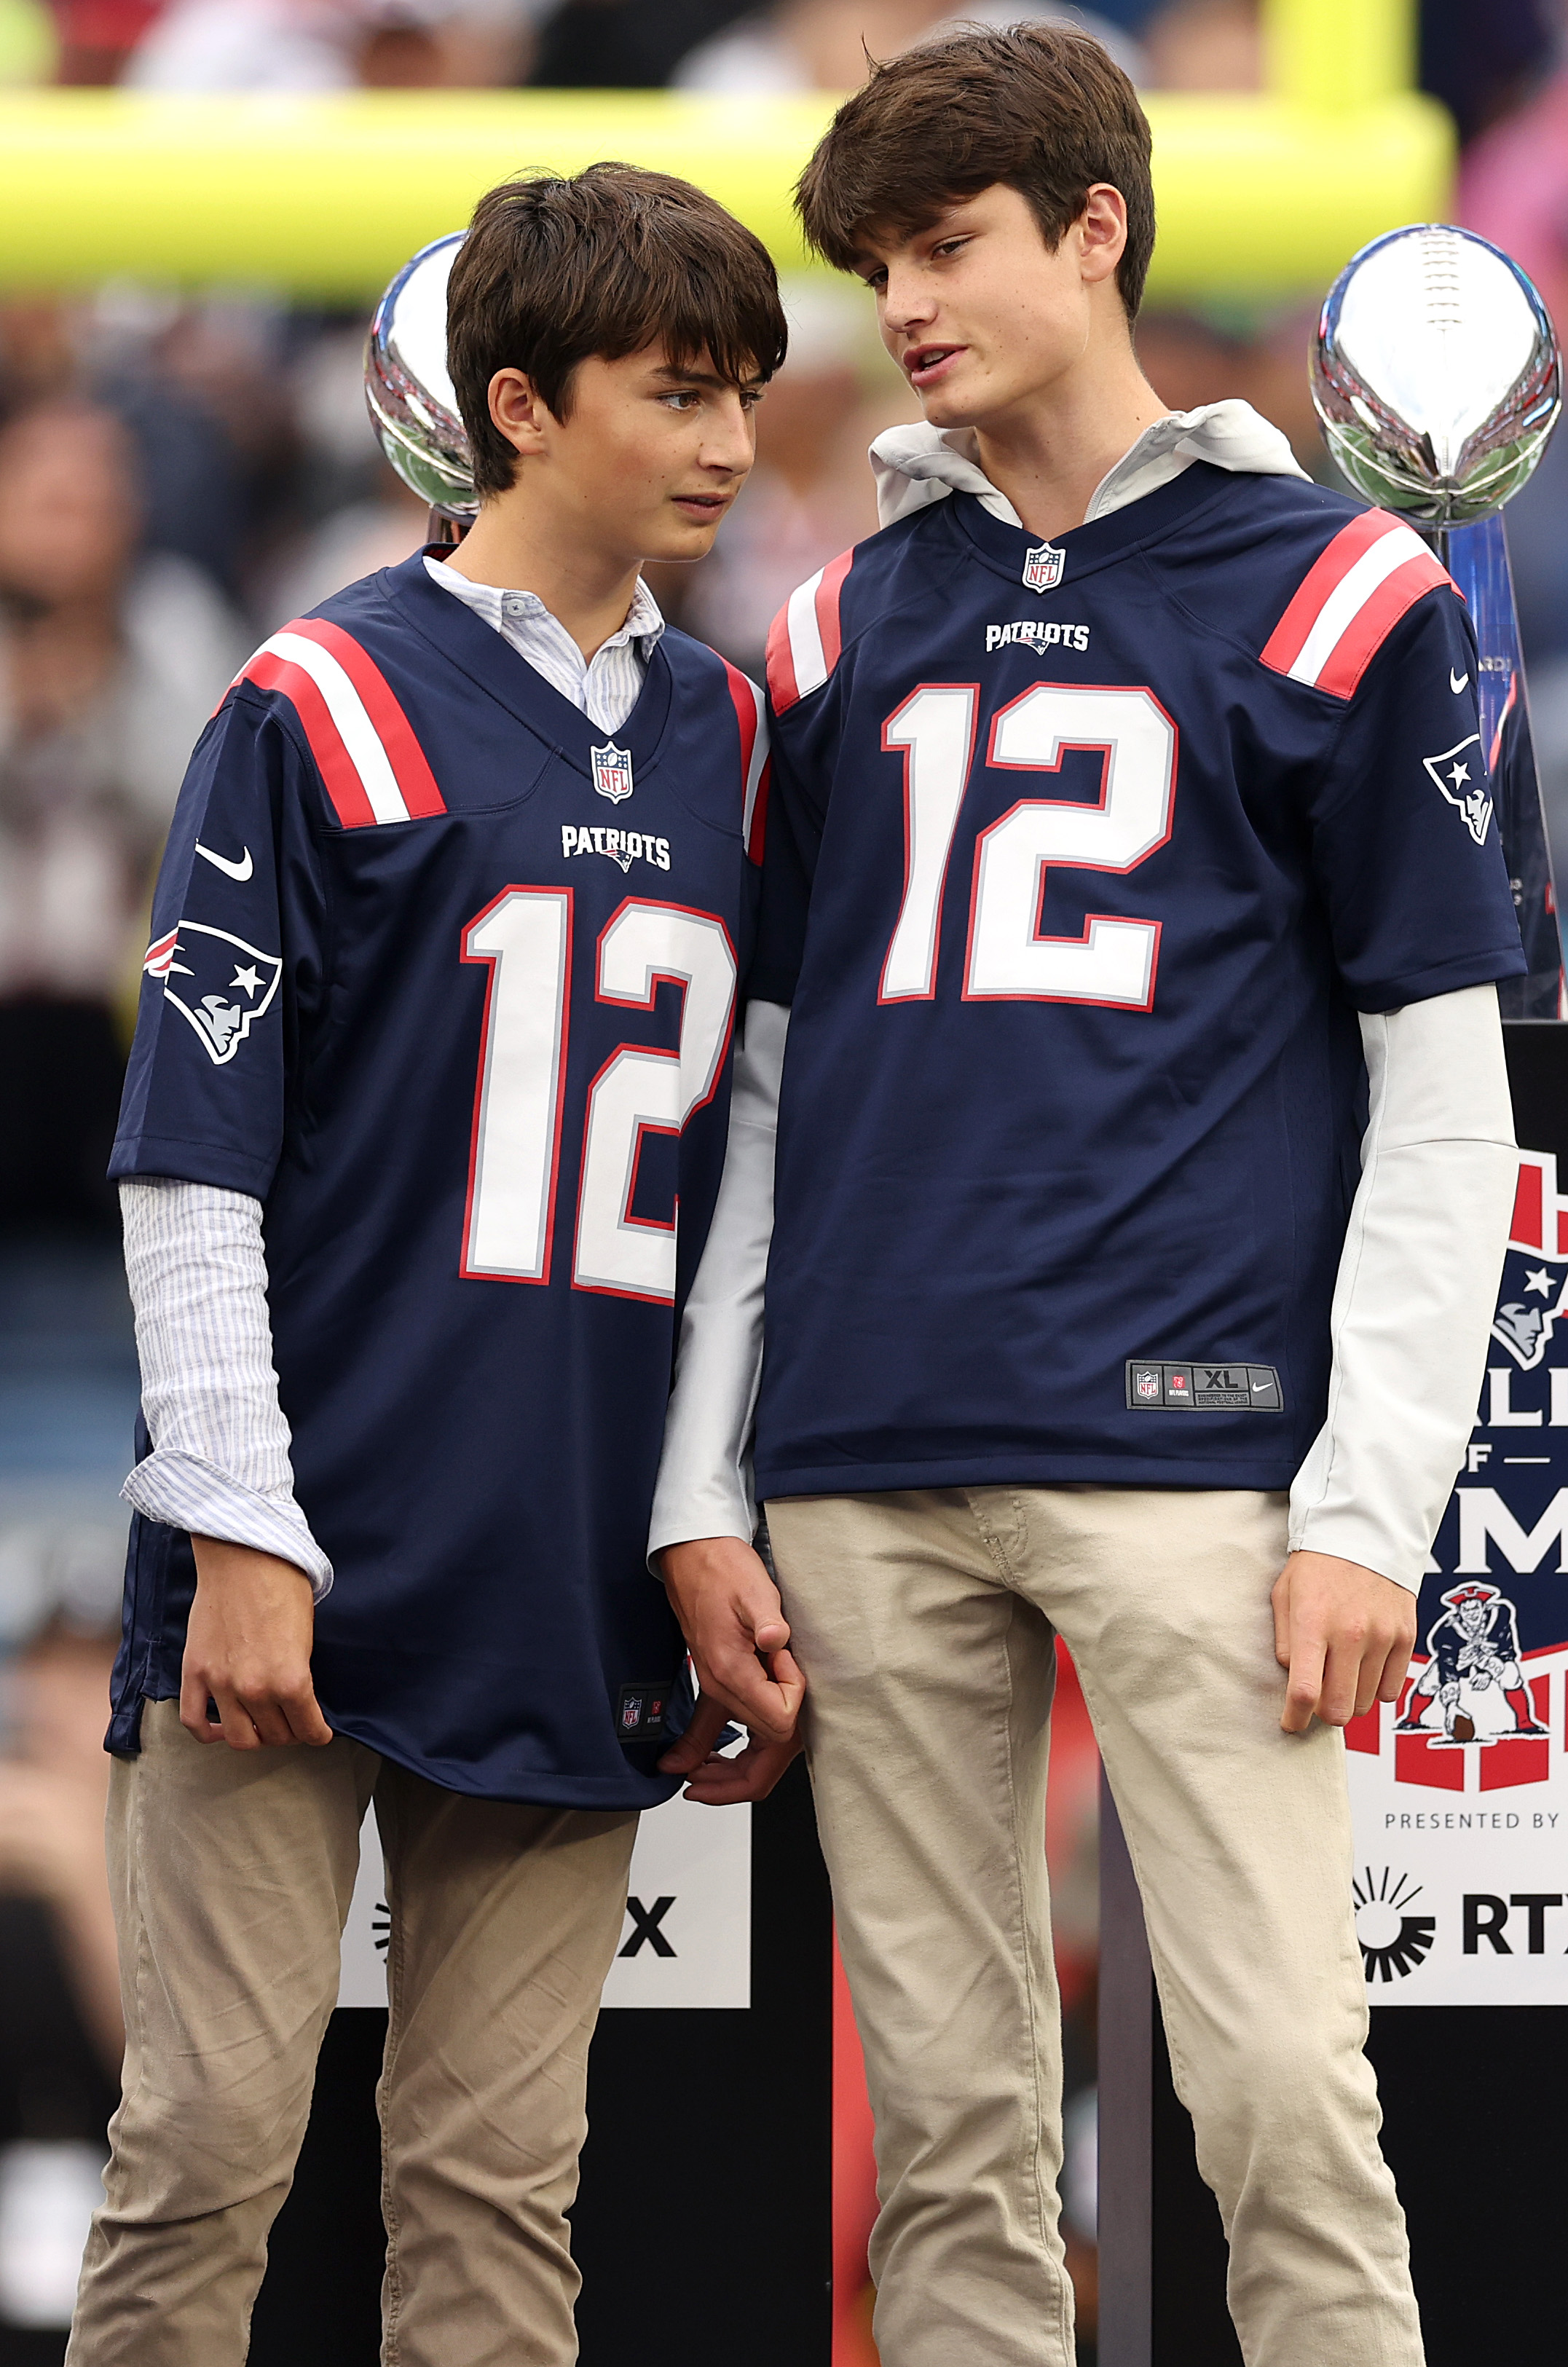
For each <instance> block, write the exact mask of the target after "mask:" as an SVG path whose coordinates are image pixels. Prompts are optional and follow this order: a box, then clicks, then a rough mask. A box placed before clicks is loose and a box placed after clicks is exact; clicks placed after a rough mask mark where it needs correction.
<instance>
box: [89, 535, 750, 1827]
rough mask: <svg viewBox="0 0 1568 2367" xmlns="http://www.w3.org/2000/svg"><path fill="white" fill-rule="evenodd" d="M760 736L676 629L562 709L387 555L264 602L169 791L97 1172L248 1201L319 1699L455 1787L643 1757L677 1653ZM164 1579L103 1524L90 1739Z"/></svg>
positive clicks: (170, 1620) (153, 1627) (661, 1783)
mask: <svg viewBox="0 0 1568 2367" xmlns="http://www.w3.org/2000/svg"><path fill="white" fill-rule="evenodd" d="M766 742H767V735H766V726H765V721H764V718H763V714H762V705H761V693H760V692H759V691H757V690H756V688H755V687H754V685H751V684H750V683H749V682H748V681H747V680H746V678H745V677H744V676H743V675H741V674H738V673H736V672H735V670H734V669H733V668H731V667H729V666H728V665H727V664H726V663H725V662H724V660H722V659H721V658H719V657H716V655H715V654H714V652H713V651H710V650H706V649H704V648H702V647H701V646H700V645H699V644H698V643H696V642H694V641H691V640H687V639H686V638H685V637H684V636H683V635H682V634H680V633H677V632H673V631H671V632H667V633H666V634H665V635H664V637H663V639H662V640H661V641H660V643H659V644H658V646H657V647H656V649H655V651H654V652H653V654H652V658H651V663H650V664H649V670H648V674H647V679H646V682H645V684H644V686H643V690H642V693H641V696H640V697H639V699H638V701H637V706H636V708H634V710H633V712H632V714H631V715H630V717H629V718H628V719H627V720H626V724H625V726H624V727H623V728H621V729H620V730H616V731H615V732H603V731H600V730H597V729H596V728H595V727H594V726H593V724H592V723H591V722H590V721H589V719H588V718H587V717H586V716H584V715H582V714H580V713H579V712H578V710H577V709H576V708H574V707H573V706H572V705H571V704H570V701H569V700H567V699H565V698H563V697H560V696H559V694H558V692H556V691H555V690H553V689H552V688H551V687H550V685H548V684H547V682H546V681H545V680H544V678H543V677H542V676H541V675H540V674H537V673H536V671H535V670H534V668H533V667H531V666H530V665H528V664H527V663H525V660H524V659H523V658H521V657H520V656H519V655H518V654H517V653H516V651H513V649H512V648H510V647H509V645H508V644H507V643H506V642H505V641H504V640H502V637H501V635H500V634H499V633H497V632H494V631H493V630H492V629H491V627H490V626H489V625H487V624H486V623H484V622H483V621H482V620H481V619H480V618H479V617H477V616H475V615H474V614H473V612H472V611H471V610H470V609H469V608H468V607H467V606H464V605H463V604H462V603H461V602H459V601H457V600H456V599H454V598H453V597H452V596H451V595H449V594H448V593H446V591H444V590H443V589H442V588H441V586H440V585H438V584H436V583H433V582H432V581H431V580H430V578H429V576H428V574H427V573H426V572H425V568H424V563H423V558H415V559H413V560H411V561H408V562H407V564H406V565H403V566H400V567H396V568H392V569H390V570H388V571H386V572H383V573H381V574H379V575H377V576H374V577H372V578H369V579H368V580H367V581H366V582H364V583H358V584H355V585H354V586H353V587H352V588H351V589H350V590H348V591H346V592H344V593H342V594H340V595H337V596H336V597H335V598H333V599H332V600H329V601H327V602H326V603H325V604H324V606H322V607H321V608H320V609H318V610H317V611H316V612H315V614H314V615H313V616H312V617H309V618H305V619H302V620H300V621H299V622H297V623H295V624H292V625H290V626H288V627H287V628H286V629H284V630H283V631H281V632H279V633H276V634H275V635H274V636H273V637H272V639H271V640H269V641H268V642H267V643H266V644H265V646H264V648H263V649H262V650H261V651H259V652H258V653H257V655H256V656H255V657H254V658H253V659H252V660H251V662H250V663H249V664H248V665H247V666H246V667H245V669H244V671H243V674H242V675H241V676H240V678H239V680H238V681H237V683H236V684H235V685H234V686H233V688H232V689H231V692H230V694H229V696H228V697H227V698H226V699H225V701H224V703H223V705H222V706H221V708H220V709H219V711H218V713H217V715H216V716H215V717H214V718H213V719H212V721H211V723H210V724H209V727H208V730H207V732H206V734H205V736H204V737H203V739H202V741H201V742H200V743H199V745H198V747H197V751H196V754H195V756H194V758H193V760H192V763H191V768H190V772H189V774H188V776H187V778H186V786H185V788H184V790H183V792H182V795H181V798H180V803H179V808H178V811H177V813H176V815H175V822H174V827H173V831H172V833H171V836H170V840H169V846H168V851H167V854H166V856H165V858H164V867H163V873H162V876H161V878H160V880H159V884H158V889H157V896H156V901H155V904H154V913H153V925H152V946H151V947H150V948H149V951H148V955H147V961H146V969H147V977H146V980H145V981H144V985H143V993H142V1002H141V1014H140V1019H139V1023H138V1026H137V1033H136V1040H135V1046H134V1048H133V1051H132V1054H131V1060H130V1076H129V1079H128V1082H127V1086H126V1093H125V1104H124V1110H123V1113H122V1117H121V1123H120V1131H119V1136H118V1143H117V1146H116V1150H115V1154H114V1160H113V1165H112V1172H113V1173H114V1174H115V1175H117V1176H126V1175H163V1176H177V1177H184V1178H187V1179H189V1180H191V1181H194V1182H197V1183H210V1184H218V1185H222V1186H226V1187H228V1188H230V1189H231V1190H235V1191H240V1192H246V1193H250V1194H254V1195H256V1196H257V1197H259V1198H260V1199H261V1200H262V1201H263V1203H264V1207H265V1241H266V1257H267V1272H268V1281H269V1299H270V1306H271V1315H272V1327H273V1338H274V1344H275V1352H276V1367H277V1373H278V1378H279V1384H280V1392H281V1399H282V1405H283V1410H284V1412H285V1413H286V1415H287V1416H288V1421H289V1423H290V1425H291V1427H292V1430H293V1440H294V1446H293V1454H294V1469H295V1480H296V1491H297V1494H298V1498H299V1503H300V1505H301V1507H302V1509H303V1511H304V1512H305V1515H306V1517H307V1519H308V1520H309V1521H310V1525H311V1528H312V1530H313V1531H314V1533H315V1535H316V1536H317V1538H318V1540H319V1541H320V1543H321V1547H322V1549H323V1550H324V1551H325V1552H326V1553H327V1554H328V1555H329V1556H330V1557H331V1559H332V1561H333V1565H334V1569H335V1583H334V1585H333V1590H332V1591H331V1592H330V1593H329V1595H328V1596H327V1597H326V1599H325V1600H324V1602H322V1603H321V1605H320V1607H319V1610H318V1614H317V1622H316V1646H315V1659H314V1670H315V1678H316V1685H317V1691H318V1694H319V1696H320V1699H321V1705H322V1709H323V1711H324V1714H325V1716H326V1717H327V1718H328V1720H329V1722H330V1723H331V1725H332V1726H333V1727H334V1728H335V1729H337V1730H338V1731H339V1732H342V1733H345V1734H349V1735H352V1736H354V1737H355V1738H357V1739H358V1740H359V1741H361V1742H364V1743H367V1744H368V1745H370V1746H371V1747H372V1748H373V1749H375V1750H378V1751H382V1752H385V1753H386V1754H387V1755H388V1756H389V1757H390V1758H392V1759H394V1760H396V1761H399V1762H400V1763H401V1764H402V1765H404V1766H407V1767H412V1768H413V1769H414V1770H416V1771H417V1772H420V1773H422V1774H424V1775H426V1776H429V1777H430V1778H431V1779H432V1780H433V1781H434V1782H435V1783H438V1784H445V1785H446V1786H448V1787H450V1788H451V1789H453V1790H456V1791H460V1792H468V1793H474V1794H479V1795H489V1796H494V1797H502V1798H508V1799H519V1800H536V1801H540V1802H545V1803H559V1804H562V1805H566V1806H581V1807H595V1808H624V1807H637V1806H650V1805H652V1804H654V1803H655V1802H657V1801H660V1800H662V1799H664V1798H667V1797H668V1796H669V1795H670V1793H671V1790H672V1789H673V1786H672V1784H671V1783H670V1782H669V1781H667V1780H666V1779H664V1778H662V1777H660V1776H659V1775H658V1774H657V1773H656V1772H655V1761H656V1760H657V1758H658V1755H659V1752H660V1750H661V1749H662V1748H664V1747H666V1738H667V1737H668V1736H669V1735H670V1734H671V1733H672V1732H674V1731H677V1730H678V1729H679V1727H680V1726H681V1725H682V1723H683V1704H684V1703H685V1701H686V1698H687V1696H686V1693H685V1691H684V1679H683V1677H682V1676H681V1674H680V1671H681V1670H682V1668H683V1652H682V1644H681V1638H680V1635H679V1631H678V1629H677V1628H676V1625H675V1624H674V1621H673V1619H672V1618H671V1614H670V1612H669V1609H668V1607H667V1605H666V1603H665V1600H664V1596H663V1592H662V1590H661V1589H660V1587H658V1586H657V1585H655V1584H654V1583H653V1582H652V1581H651V1580H649V1575H648V1570H647V1566H646V1562H645V1559H644V1554H645V1549H646V1546H647V1535H648V1520H649V1504H650V1501H651V1498H652V1491H653V1481H654V1475H655V1471H656V1468H657V1466H658V1460H659V1450H660V1438H661V1433H662V1429H663V1417H664V1407H665V1402H666V1399H667V1397H668V1394H669V1387H670V1378H671V1362H672V1355H673V1346H674V1340H675V1334H676V1326H677V1322H678V1319H679V1312H680V1308H681V1306H682V1301H683V1298H684V1296H685V1293H686V1291H687V1289H688V1288H689V1286H690V1283H691V1277H692V1274H693V1272H694V1268H695V1265H696V1262H697V1259H698V1257H699V1255H700V1253H701V1251H702V1247H703V1242H704V1239H705V1233H706V1230H707V1226H708V1222H709V1218H710V1217H711V1214H712V1210H713V1205H714V1200H715V1197H716V1192H717V1188H718V1178H719V1172H720V1169H721V1167H722V1164H723V1158H724V1145H725V1137H726V1131H727V1126H728V1099H729V1076H730V1042H731V1034H732V1023H733V1015H734V1010H735V1002H736V990H737V984H738V980H739V976H740V975H741V972H742V969H743V967H744V965H745V963H746V961H747V959H748V958H749V957H750V949H751V942H752V937H753V934H754V927H755V906H756V901H757V896H758V894H759V892H760V881H761V874H760V870H759V868H758V861H759V859H760V853H761V849H760V844H759V843H758V833H759V832H760V826H761V803H762V794H763V790H764V766H765V751H766ZM749 854H750V858H751V859H750V860H749V859H748V855H749ZM193 1583H194V1573H193V1565H192V1561H191V1556H190V1549H189V1542H188V1540H187V1539H186V1538H184V1537H182V1536H180V1535H176V1534H175V1532H174V1531H172V1530H170V1529H168V1528H165V1527H163V1526H160V1525H159V1524H157V1523H150V1522H147V1521H144V1520H141V1519H140V1518H139V1519H138V1520H137V1522H136V1523H135V1527H134V1531H133V1535H132V1539H131V1549H130V1577H129V1589H128V1603H127V1614H126V1636H125V1646H124V1649H123V1650H122V1652H121V1655H120V1660H119V1666H118V1670H117V1671H116V1678H115V1724H114V1726H113V1727H112V1728H111V1738H110V1739H111V1748H116V1749H130V1748H134V1746H135V1738H136V1731H137V1719H138V1716H139V1708H140V1703H141V1698H142V1697H143V1696H144V1695H149V1696H153V1697H158V1696H166V1695H168V1694H172V1693H177V1691H178V1687H179V1669H180V1659H181V1653H182V1649H183V1639H184V1631H185V1623H186V1613H187V1610H188V1607H189V1603H190V1598H191V1592H192V1588H193Z"/></svg>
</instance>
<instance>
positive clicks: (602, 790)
mask: <svg viewBox="0 0 1568 2367" xmlns="http://www.w3.org/2000/svg"><path fill="white" fill-rule="evenodd" d="M589 753H590V755H591V757H592V762H593V786H594V787H595V788H596V789H597V790H598V792H599V795H600V796H601V797H602V798H609V800H610V803H611V804H612V805H615V806H618V805H619V804H620V802H621V799H622V798H629V797H630V795H631V793H632V752H631V750H630V749H629V748H617V747H616V745H615V742H614V741H613V740H609V741H606V742H605V743H604V747H603V748H592V749H590V751H589Z"/></svg>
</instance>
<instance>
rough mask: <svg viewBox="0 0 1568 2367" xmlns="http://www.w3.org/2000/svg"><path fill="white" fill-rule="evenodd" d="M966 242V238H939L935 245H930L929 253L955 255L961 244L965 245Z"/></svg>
mask: <svg viewBox="0 0 1568 2367" xmlns="http://www.w3.org/2000/svg"><path fill="white" fill-rule="evenodd" d="M967 244H968V241H967V239H963V238H944V239H942V240H941V241H940V242H939V243H938V244H937V245H935V246H933V247H932V249H931V253H932V254H933V255H956V254H957V252H958V250H959V248H960V247H961V246H966V245H967Z"/></svg>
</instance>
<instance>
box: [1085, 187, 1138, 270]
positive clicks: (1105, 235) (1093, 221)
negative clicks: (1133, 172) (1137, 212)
mask: <svg viewBox="0 0 1568 2367" xmlns="http://www.w3.org/2000/svg"><path fill="white" fill-rule="evenodd" d="M1074 227H1075V228H1076V229H1077V232H1079V235H1080V237H1081V239H1082V257H1083V271H1084V277H1086V278H1087V279H1089V280H1091V281H1092V280H1100V279H1111V278H1113V277H1115V273H1116V267H1117V266H1118V264H1119V263H1120V262H1121V260H1122V254H1123V251H1124V250H1125V247H1126V244H1127V200H1126V198H1124V197H1123V196H1122V192H1121V190H1120V189H1118V188H1116V187H1113V186H1112V185H1111V182H1109V181H1096V182H1095V184H1094V186H1093V187H1092V188H1091V189H1090V190H1089V198H1088V201H1087V202H1086V204H1085V206H1084V210H1083V211H1082V213H1081V214H1080V215H1079V216H1078V218H1077V222H1076V224H1075V225H1074Z"/></svg>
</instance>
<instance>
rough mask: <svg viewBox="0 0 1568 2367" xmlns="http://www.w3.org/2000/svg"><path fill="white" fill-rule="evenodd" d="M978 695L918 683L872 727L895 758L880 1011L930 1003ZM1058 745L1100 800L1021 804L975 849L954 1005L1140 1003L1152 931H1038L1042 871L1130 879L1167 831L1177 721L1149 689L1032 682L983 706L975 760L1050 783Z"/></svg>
mask: <svg viewBox="0 0 1568 2367" xmlns="http://www.w3.org/2000/svg"><path fill="white" fill-rule="evenodd" d="M979 697H980V694H979V690H978V688H977V686H976V685H975V684H973V683H925V684H922V685H921V686H920V688H919V690H917V691H915V692H913V693H912V694H911V695H910V697H908V698H907V699H906V700H905V701H904V703H903V705H902V706H901V707H899V708H897V709H896V710H895V711H894V713H893V714H892V715H890V716H889V717H888V719H887V721H886V723H885V724H884V726H883V728H882V744H883V746H884V747H885V748H886V749H888V750H895V749H902V750H903V752H904V894H903V900H902V902H901V904H900V906H899V910H898V921H897V927H896V928H895V929H894V932H893V937H892V941H891V943H890V944H889V946H888V948H887V958H886V961H885V962H884V964H883V968H882V980H881V987H880V991H879V993H878V996H877V1000H878V1002H929V1001H930V1000H931V996H933V995H934V994H935V992H936V978H937V960H938V952H939V942H940V936H941V930H942V894H943V890H944V889H945V887H946V885H947V872H948V862H949V858H950V856H951V855H952V852H953V835H954V832H956V830H957V828H958V816H959V812H960V810H961V808H962V806H963V803H964V791H965V789H966V788H967V787H968V784H969V776H970V772H971V769H972V766H973V763H974V754H975V720H976V710H977V708H978V703H979ZM1069 749H1086V750H1088V751H1089V752H1091V753H1095V754H1098V755H1099V757H1100V764H1101V774H1100V798H1099V802H1098V803H1097V804H1094V805H1079V804H1076V803H1074V802H1072V801H1070V800H1068V799H1065V798H1020V799H1019V801H1018V803H1017V804H1016V805H1014V806H1011V807H1010V809H1009V810H1008V811H1007V812H1006V813H1005V814H1003V815H1002V816H1001V818H1000V820H999V821H994V822H992V823H991V824H990V826H989V828H988V829H987V830H984V831H982V832H981V833H980V836H979V839H978V841H977V843H976V848H975V876H974V884H973V888H972V891H971V895H970V901H969V940H968V945H967V947H966V949H965V955H964V1001H965V1002H984V1001H998V1000H1005V1001H1035V1002H1098V1003H1109V1004H1111V1005H1113V1006H1115V1007H1117V1008H1119V1009H1122V1010H1128V1011H1147V1010H1149V1009H1150V1008H1151V1006H1152V1004H1153V1002H1154V991H1155V970H1156V965H1157V963H1158V959H1159V938H1160V923H1158V922H1157V921H1144V920H1123V919H1120V918H1116V917H1114V916H1112V915H1111V914H1110V913H1104V912H1091V913H1089V916H1088V918H1087V919H1086V920H1085V922H1084V926H1083V934H1082V935H1081V936H1078V937H1046V936H1042V935H1041V934H1040V908H1041V904H1042V902H1043V898H1044V893H1045V873H1046V870H1047V868H1048V866H1050V865H1052V864H1061V865H1068V866H1072V867H1073V868H1075V869H1079V870H1090V871H1132V870H1134V869H1135V868H1136V866H1138V865H1139V864H1140V863H1143V862H1145V861H1146V860H1147V858H1148V857H1149V856H1150V855H1153V854H1154V852H1155V850H1156V847H1160V846H1163V845H1164V844H1165V843H1166V841H1167V840H1168V838H1169V836H1170V829H1171V805H1172V800H1173V798H1174V795H1175V790H1176V757H1177V733H1176V726H1175V724H1174V723H1173V722H1172V721H1171V719H1170V718H1169V716H1168V714H1167V713H1166V711H1165V709H1164V708H1163V707H1162V706H1161V705H1160V703H1159V701H1158V699H1156V697H1155V695H1154V693H1153V692H1152V691H1150V690H1122V689H1116V688H1100V687H1089V686H1088V685H1084V686H1080V685H1077V684H1072V683H1051V682H1041V683H1036V684H1034V685H1033V686H1032V688H1031V689H1029V690H1026V691H1025V692H1024V693H1023V694H1022V696H1021V697H1018V698H1015V699H1013V700H1012V701H1011V702H1010V704H1009V705H1008V706H1006V707H1004V708H999V709H998V713H997V715H996V716H995V718H994V719H993V720H992V724H991V735H990V744H989V746H988V748H987V754H986V762H987V764H988V765H992V766H995V767H997V768H998V769H1000V770H1003V771H1016V772H1024V773H1060V771H1061V768H1062V758H1063V756H1064V754H1065V753H1066V752H1067V750H1069Z"/></svg>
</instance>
